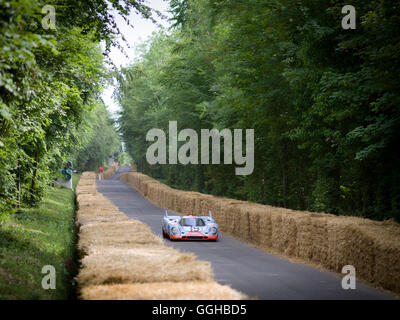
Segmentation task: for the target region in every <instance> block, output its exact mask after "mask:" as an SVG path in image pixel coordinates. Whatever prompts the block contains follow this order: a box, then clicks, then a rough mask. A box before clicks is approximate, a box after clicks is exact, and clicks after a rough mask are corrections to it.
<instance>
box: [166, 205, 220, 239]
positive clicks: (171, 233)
mask: <svg viewBox="0 0 400 320" xmlns="http://www.w3.org/2000/svg"><path fill="white" fill-rule="evenodd" d="M162 234H163V237H164V238H169V239H171V240H213V241H216V240H217V239H218V224H217V223H216V222H215V220H214V219H213V218H212V215H211V211H209V215H208V216H192V215H189V216H170V215H168V211H167V210H165V216H164V217H163V219H162Z"/></svg>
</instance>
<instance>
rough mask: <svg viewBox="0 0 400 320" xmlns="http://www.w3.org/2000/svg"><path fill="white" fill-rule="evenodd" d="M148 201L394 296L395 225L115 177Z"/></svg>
mask: <svg viewBox="0 0 400 320" xmlns="http://www.w3.org/2000/svg"><path fill="white" fill-rule="evenodd" d="M121 181H123V182H126V183H129V184H130V185H132V186H133V187H134V188H136V189H137V190H138V191H139V192H140V193H142V194H143V195H144V196H145V197H146V198H147V199H148V200H150V201H151V202H153V203H155V204H156V205H159V206H161V207H163V208H165V209H168V210H171V211H173V212H175V213H178V214H193V215H207V214H208V210H211V211H212V213H213V217H214V218H215V220H216V221H217V223H218V224H219V226H220V229H221V231H223V232H225V233H227V234H230V235H232V236H234V237H236V238H238V239H240V240H243V241H246V242H248V243H250V244H252V245H255V246H257V247H259V248H261V249H263V250H265V251H268V252H272V253H277V254H282V255H284V256H286V257H288V258H294V259H295V260H296V261H301V262H305V263H312V264H315V265H317V266H320V267H322V268H325V269H328V270H331V271H334V272H341V270H342V267H343V266H345V265H353V266H354V267H355V268H356V274H357V279H362V280H365V281H367V282H368V283H370V284H372V285H374V286H376V287H380V288H384V289H387V290H390V291H393V292H394V293H396V294H399V293H400V225H399V224H398V223H396V222H394V221H392V220H388V221H384V222H378V221H372V220H369V219H363V218H358V217H347V216H335V215H332V214H326V213H312V212H307V211H296V210H290V209H285V208H278V207H273V206H268V205H261V204H257V203H251V202H246V201H239V200H234V199H227V198H221V197H216V196H211V195H207V194H201V193H198V192H189V191H181V190H175V189H173V188H170V187H168V186H166V185H164V184H162V183H160V182H158V181H157V180H155V179H153V178H151V177H149V176H147V175H145V174H142V173H138V172H126V173H122V174H121Z"/></svg>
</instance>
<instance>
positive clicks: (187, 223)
mask: <svg viewBox="0 0 400 320" xmlns="http://www.w3.org/2000/svg"><path fill="white" fill-rule="evenodd" d="M205 225H206V224H205V223H204V221H203V219H201V218H182V219H181V226H184V227H204V226H205Z"/></svg>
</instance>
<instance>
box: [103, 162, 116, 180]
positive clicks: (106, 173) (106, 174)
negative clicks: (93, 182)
mask: <svg viewBox="0 0 400 320" xmlns="http://www.w3.org/2000/svg"><path fill="white" fill-rule="evenodd" d="M117 167H118V165H117V164H116V163H113V164H112V165H111V166H109V167H108V168H107V170H106V171H104V172H103V179H110V178H111V177H112V176H113V175H114V174H115V172H116V171H117Z"/></svg>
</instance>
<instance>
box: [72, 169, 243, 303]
mask: <svg viewBox="0 0 400 320" xmlns="http://www.w3.org/2000/svg"><path fill="white" fill-rule="evenodd" d="M95 179H96V175H95V173H90V172H85V173H83V174H82V176H81V179H80V181H79V184H78V186H77V189H76V192H77V203H78V206H79V209H78V211H77V224H78V226H79V242H78V249H79V251H80V255H81V269H80V271H79V274H78V276H77V281H78V285H79V289H80V297H81V298H82V299H243V298H245V296H244V295H243V294H241V293H239V292H237V291H235V290H233V289H231V288H230V287H228V286H223V285H220V284H218V283H216V282H215V281H214V280H213V272H212V269H211V266H210V263H209V262H205V261H199V260H197V259H196V257H195V256H194V255H193V254H190V253H182V252H180V251H178V250H175V249H173V248H170V247H167V246H166V245H164V243H163V240H162V239H161V238H160V237H158V236H156V235H154V234H153V233H152V232H151V230H150V228H149V227H148V226H147V225H146V224H144V223H142V222H139V221H137V220H133V219H130V218H128V217H127V216H126V215H125V214H123V213H122V212H120V211H118V209H117V208H116V207H115V206H114V205H113V204H112V203H111V202H110V201H109V200H108V199H107V198H106V197H104V196H103V195H102V194H100V193H98V192H97V191H96V185H95Z"/></svg>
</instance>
